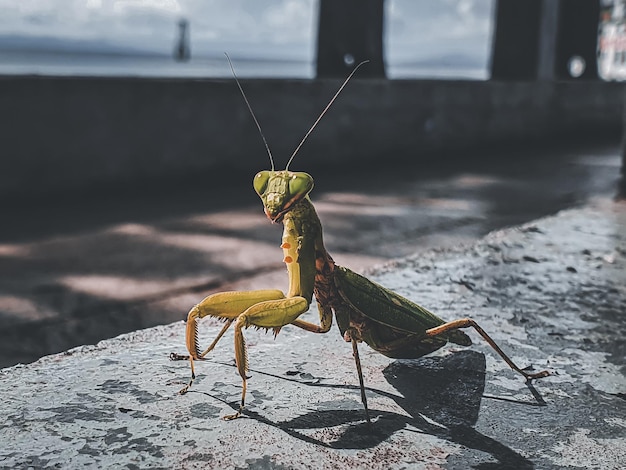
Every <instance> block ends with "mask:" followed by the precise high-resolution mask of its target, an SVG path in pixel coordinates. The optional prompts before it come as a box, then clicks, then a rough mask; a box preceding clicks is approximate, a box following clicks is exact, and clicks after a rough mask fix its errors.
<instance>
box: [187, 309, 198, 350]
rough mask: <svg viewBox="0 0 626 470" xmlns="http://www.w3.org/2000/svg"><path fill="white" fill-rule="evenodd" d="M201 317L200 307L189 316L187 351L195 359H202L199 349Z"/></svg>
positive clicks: (191, 311) (190, 312) (192, 310)
mask: <svg viewBox="0 0 626 470" xmlns="http://www.w3.org/2000/svg"><path fill="white" fill-rule="evenodd" d="M199 316H200V310H198V306H197V305H196V306H194V307H193V308H192V309H191V310H190V311H189V314H188V315H187V332H186V338H185V339H186V342H187V351H189V354H191V357H193V358H194V359H199V358H200V348H199V347H198V317H199Z"/></svg>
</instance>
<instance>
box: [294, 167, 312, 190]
mask: <svg viewBox="0 0 626 470" xmlns="http://www.w3.org/2000/svg"><path fill="white" fill-rule="evenodd" d="M311 189H313V177H312V176H311V175H309V174H308V173H303V172H300V171H299V172H294V173H292V174H291V178H289V194H291V195H292V196H305V195H307V194H309V192H310V191H311Z"/></svg>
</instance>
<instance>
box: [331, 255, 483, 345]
mask: <svg viewBox="0 0 626 470" xmlns="http://www.w3.org/2000/svg"><path fill="white" fill-rule="evenodd" d="M335 282H336V284H337V288H338V290H339V292H340V294H341V296H342V298H343V300H345V301H346V302H347V303H348V304H350V306H351V307H353V308H354V309H355V310H356V311H357V312H359V313H361V314H362V315H363V316H365V317H367V318H368V319H370V320H373V321H375V322H376V323H379V324H381V325H385V326H387V327H389V328H392V329H393V330H396V331H397V330H400V331H403V332H406V333H407V335H406V336H409V335H411V336H412V335H416V341H419V339H418V338H419V336H420V334H423V333H424V332H425V331H426V330H428V329H430V328H434V327H437V326H440V325H443V324H444V323H446V322H445V321H444V320H443V319H441V318H439V317H438V316H437V315H435V314H434V313H432V312H430V311H428V310H427V309H425V308H424V307H422V306H420V305H418V304H416V303H414V302H411V301H410V300H408V299H406V298H404V297H402V296H401V295H398V294H396V293H395V292H393V291H391V290H389V289H387V288H385V287H383V286H381V285H379V284H376V283H375V282H372V281H370V280H369V279H367V278H366V277H363V276H361V275H359V274H357V273H355V272H353V271H351V270H349V269H347V268H344V267H339V266H337V269H336V270H335ZM337 321H338V323H344V322H341V321H340V318H339V317H338V318H337ZM340 328H341V325H340ZM342 330H343V328H342ZM343 332H344V331H342V333H343ZM441 340H442V344H441V346H442V345H443V344H444V343H445V341H446V340H448V341H451V342H453V343H456V344H460V345H462V346H469V345H470V344H472V341H471V340H470V338H469V337H468V336H467V335H466V334H465V333H463V332H462V331H460V330H453V331H449V332H446V333H445V334H444V335H441ZM441 346H439V347H441ZM435 349H437V348H435Z"/></svg>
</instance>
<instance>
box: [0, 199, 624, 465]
mask: <svg viewBox="0 0 626 470" xmlns="http://www.w3.org/2000/svg"><path fill="white" fill-rule="evenodd" d="M371 277H372V278H374V279H375V280H377V281H379V282H381V283H382V284H384V285H387V286H389V287H391V288H393V289H395V290H397V291H398V292H400V293H402V294H405V295H406V296H408V297H409V298H411V299H414V300H416V301H418V302H419V303H421V304H423V305H425V306H427V307H429V308H430V309H432V310H434V311H435V312H438V313H439V314H440V315H441V316H443V317H444V318H448V319H454V318H458V317H465V316H471V317H473V318H474V319H475V320H477V321H478V323H479V324H481V325H482V326H483V328H484V329H485V330H487V331H488V332H489V333H490V334H491V335H493V337H494V339H495V340H496V341H497V342H499V343H500V345H501V346H502V347H503V349H504V350H505V351H507V352H508V353H510V354H511V356H512V358H513V359H514V360H515V361H518V362H519V363H520V364H521V365H527V364H532V365H533V366H534V367H535V368H544V367H547V368H549V369H551V370H552V371H554V372H555V375H554V376H552V377H549V378H546V379H543V380H541V381H538V382H537V383H536V384H535V387H534V388H528V387H526V386H525V385H524V381H523V380H522V379H521V378H520V377H519V376H518V375H517V374H515V373H514V372H512V371H510V370H509V369H508V367H507V366H506V365H505V364H504V363H503V362H502V361H500V360H499V359H498V358H497V356H496V355H495V353H494V352H493V351H492V350H490V349H489V347H488V346H486V345H485V343H484V342H483V341H481V340H480V338H478V336H477V335H476V334H474V333H472V332H470V335H471V336H472V338H473V339H474V342H475V345H474V346H472V347H471V348H466V349H463V348H456V347H455V348H453V347H447V348H445V350H444V351H443V352H441V353H439V354H435V355H432V356H430V357H427V358H423V359H420V360H411V361H392V360H389V359H387V358H385V357H383V356H381V355H379V354H376V353H374V352H372V351H371V350H369V349H368V348H367V347H365V346H364V347H362V348H361V354H362V361H363V365H364V374H365V380H366V384H367V386H368V389H369V392H368V398H369V400H370V407H371V409H372V410H373V415H374V416H376V422H375V424H374V430H373V431H369V430H368V429H367V427H366V426H365V425H364V424H363V422H362V419H363V412H362V408H361V404H360V400H359V392H358V387H357V379H356V373H355V371H354V365H353V359H352V356H351V348H350V347H349V345H347V344H346V343H344V342H343V340H342V339H341V338H340V336H339V334H337V330H336V329H335V328H333V330H332V331H331V333H330V334H328V335H313V334H308V333H305V332H302V331H300V330H298V329H296V328H285V329H284V330H283V331H282V332H281V333H280V334H279V335H278V338H277V339H276V340H274V339H273V338H272V336H271V335H265V334H263V333H261V332H256V331H253V330H248V331H247V333H246V334H247V339H248V344H249V347H250V351H249V352H250V363H251V369H252V370H251V372H250V375H251V379H250V381H249V388H248V410H247V412H246V415H245V417H243V418H242V419H239V420H236V421H234V422H225V421H222V420H221V419H220V416H222V415H224V414H226V413H229V412H232V409H233V408H236V406H237V402H238V400H239V396H240V381H239V379H238V375H237V373H236V371H235V369H234V367H233V359H232V358H233V353H232V335H227V336H226V338H225V339H223V340H222V343H221V344H220V345H219V346H218V348H217V350H216V351H215V353H214V354H213V355H212V356H211V358H210V360H209V361H206V362H204V363H201V364H199V365H198V373H199V378H198V380H197V382H196V384H195V385H194V387H193V389H192V392H190V393H189V394H187V395H186V396H179V395H177V390H178V389H179V388H180V387H181V384H182V383H184V382H185V381H186V380H187V379H188V374H189V371H188V366H187V364H186V363H178V362H170V361H169V360H168V354H169V353H170V352H171V351H181V352H182V350H183V349H184V324H183V323H182V322H179V323H175V324H172V325H168V326H163V327H157V328H152V329H148V330H143V331H137V332H135V333H132V334H128V335H123V336H120V337H118V338H115V339H112V340H107V341H102V342H100V343H99V344H98V345H95V346H84V347H80V348H76V349H73V350H70V351H68V352H66V353H64V354H58V355H54V356H48V357H45V358H43V359H41V360H39V361H38V362H36V363H33V364H30V365H27V366H16V367H12V368H8V369H3V370H1V371H0V386H1V387H2V390H3V400H2V403H0V438H1V440H2V442H3V443H5V444H4V445H3V446H1V447H0V466H1V467H3V468H28V467H35V468H38V467H55V468H56V467H58V468H79V467H82V466H84V465H92V466H95V467H107V468H123V467H124V468H233V467H237V468H361V467H368V468H385V469H386V468H439V467H440V466H441V467H445V468H468V467H470V466H473V467H478V466H481V467H482V466H493V468H533V467H535V466H536V467H537V468H562V467H568V466H572V467H586V468H603V469H617V468H622V467H623V464H624V462H625V461H626V450H625V449H626V446H625V444H626V442H625V440H626V439H625V438H624V435H625V428H626V413H625V410H626V406H625V402H624V400H625V397H626V377H625V374H624V346H625V343H624V331H625V329H626V317H625V316H624V311H625V310H626V206H625V205H624V203H621V204H620V203H614V202H611V201H608V200H599V201H597V202H596V203H594V204H592V205H589V206H587V207H584V208H581V209H575V210H570V211H566V212H563V213H560V214H558V215H557V216H555V217H551V218H546V219H541V220H538V221H536V222H535V223H533V224H529V225H524V226H522V227H519V228H514V229H509V230H505V231H500V232H495V233H492V234H491V235H489V236H487V237H486V238H485V239H483V240H482V241H480V242H479V243H477V244H476V245H474V246H472V247H469V248H459V249H455V250H445V251H435V252H430V253H428V254H427V255H420V256H419V257H413V258H407V259H403V260H400V261H398V262H396V263H393V264H390V265H387V266H385V267H383V268H380V269H378V270H376V271H375V272H373V273H371ZM307 316H308V318H309V319H311V320H314V319H315V315H314V314H312V313H309V314H307ZM218 329H219V327H218V326H217V325H210V324H209V322H205V323H203V324H202V325H201V339H202V340H204V341H203V342H205V343H206V342H207V341H209V340H210V339H212V337H214V336H215V335H216V333H217V331H218ZM533 395H535V397H533ZM536 398H537V399H538V400H539V401H537V399H536ZM541 405H545V406H541Z"/></svg>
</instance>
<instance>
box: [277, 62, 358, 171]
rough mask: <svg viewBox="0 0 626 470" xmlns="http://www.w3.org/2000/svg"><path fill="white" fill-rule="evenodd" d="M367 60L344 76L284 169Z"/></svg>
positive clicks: (286, 168) (287, 167)
mask: <svg viewBox="0 0 626 470" xmlns="http://www.w3.org/2000/svg"><path fill="white" fill-rule="evenodd" d="M368 62H369V60H364V61H363V62H361V63H360V64H359V65H357V66H356V67H354V70H352V72H351V73H350V75H348V78H346V79H345V80H344V82H343V84H342V85H341V86H340V87H339V90H337V93H335V96H333V98H332V99H331V100H330V102H329V103H328V104H327V105H326V107H325V108H324V111H322V113H321V114H320V115H319V117H318V118H317V120H316V121H315V122H314V123H313V125H312V126H311V128H310V129H309V132H307V133H306V134H305V136H304V137H303V138H302V140H301V141H300V143H299V144H298V146H297V147H296V149H295V150H294V151H293V153H292V154H291V158H290V159H289V161H288V162H287V166H286V167H285V170H288V169H289V165H290V164H291V161H292V160H293V157H295V156H296V153H298V150H300V147H302V144H304V141H305V140H306V139H307V137H308V136H309V134H311V132H313V129H315V126H317V124H318V123H319V122H320V121H321V119H322V117H323V116H324V114H326V111H328V108H330V106H331V105H332V104H333V103H334V102H335V100H336V99H337V97H338V96H339V93H341V90H343V88H344V87H345V86H346V85H347V84H348V82H349V81H350V79H351V78H352V75H354V74H355V73H356V71H357V70H358V69H359V67H360V66H361V65H363V64H367V63H368Z"/></svg>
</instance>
